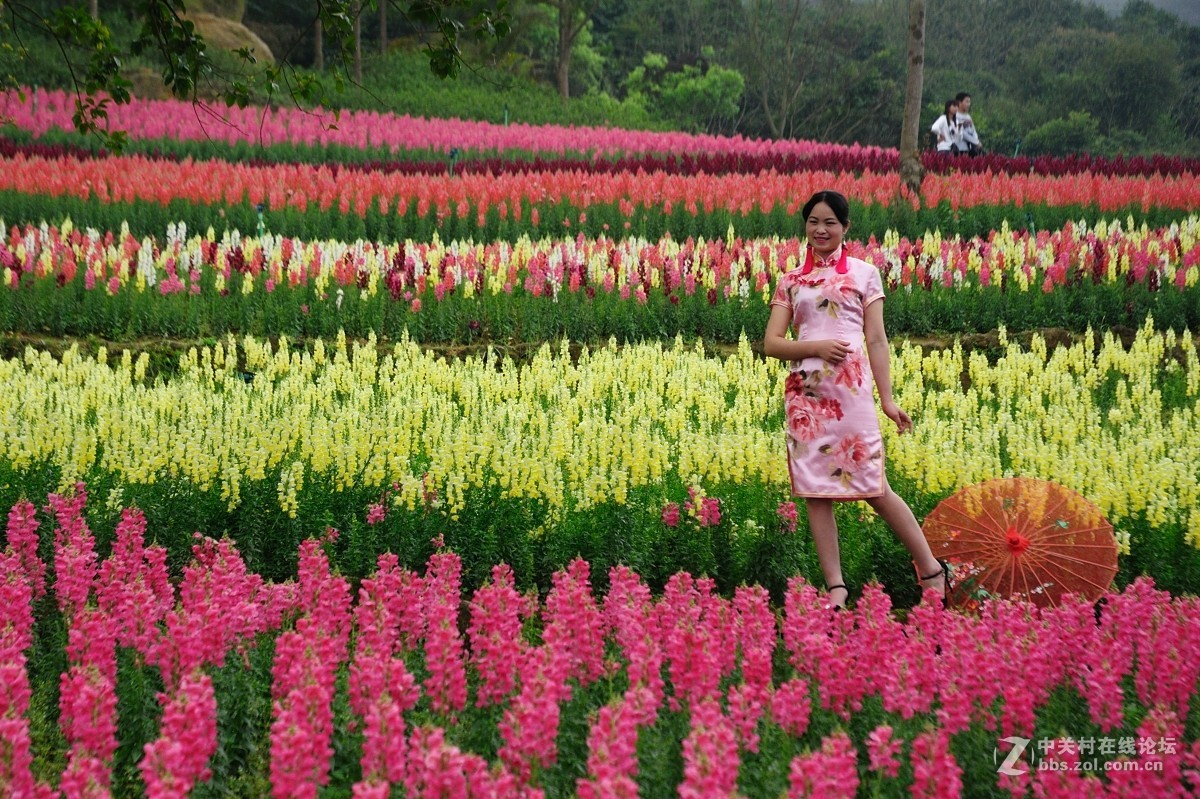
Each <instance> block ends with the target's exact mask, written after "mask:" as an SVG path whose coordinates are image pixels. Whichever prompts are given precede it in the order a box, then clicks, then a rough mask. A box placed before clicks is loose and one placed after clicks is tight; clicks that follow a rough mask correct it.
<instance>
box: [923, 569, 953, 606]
mask: <svg viewBox="0 0 1200 799" xmlns="http://www.w3.org/2000/svg"><path fill="white" fill-rule="evenodd" d="M937 562H938V566H939V567H940V568H939V569H938V570H937V571H935V572H934V573H933V574H924V575H923V574H921V573H920V572H917V579H918V580H920V581H921V582H922V583H924V582H925V581H926V580H936V579H937V578H938V577H945V580H944V581H943V582H942V607H943V608H945V607H948V606H949V601H950V564H948V563H946V561H944V560H942V559H941V558H938V559H937ZM922 593H924V586H922Z"/></svg>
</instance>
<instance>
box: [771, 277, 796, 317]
mask: <svg viewBox="0 0 1200 799" xmlns="http://www.w3.org/2000/svg"><path fill="white" fill-rule="evenodd" d="M790 286H791V281H790V280H788V278H787V275H784V276H783V277H781V278H779V283H777V284H776V286H775V294H774V295H772V297H771V307H772V308H773V307H775V306H776V305H778V306H779V307H780V308H787V309H788V310H789V311H790V310H792V295H791V292H790V291H788V288H789V287H790Z"/></svg>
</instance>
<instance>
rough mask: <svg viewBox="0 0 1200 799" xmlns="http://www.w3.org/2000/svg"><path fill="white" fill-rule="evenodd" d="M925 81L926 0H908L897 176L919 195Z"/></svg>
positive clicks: (922, 174)
mask: <svg viewBox="0 0 1200 799" xmlns="http://www.w3.org/2000/svg"><path fill="white" fill-rule="evenodd" d="M924 83H925V0H909V13H908V83H907V85H906V86H905V90H904V123H903V127H901V129H900V180H901V182H902V183H903V184H904V185H905V186H907V187H908V190H909V191H911V192H912V193H913V195H914V196H915V197H917V198H918V200H919V199H920V196H921V178H922V177H924V174H925V169H924V167H922V166H921V147H920V136H921V94H922V91H923V89H924Z"/></svg>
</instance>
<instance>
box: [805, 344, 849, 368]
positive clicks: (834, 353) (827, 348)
mask: <svg viewBox="0 0 1200 799" xmlns="http://www.w3.org/2000/svg"><path fill="white" fill-rule="evenodd" d="M812 348H813V355H815V356H816V357H818V358H820V359H821V360H823V361H825V362H827V363H832V364H839V363H841V362H842V360H843V359H845V357H846V356H847V355H849V354H850V342H849V341H842V340H841V339H836V338H825V339H818V340H816V341H814V342H812Z"/></svg>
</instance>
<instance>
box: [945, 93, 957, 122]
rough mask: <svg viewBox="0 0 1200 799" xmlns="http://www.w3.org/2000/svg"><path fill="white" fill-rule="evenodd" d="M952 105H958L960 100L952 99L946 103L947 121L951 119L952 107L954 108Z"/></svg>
mask: <svg viewBox="0 0 1200 799" xmlns="http://www.w3.org/2000/svg"><path fill="white" fill-rule="evenodd" d="M952 105H958V100H955V99H953V98H951V99H949V100H947V101H946V119H947V120H949V119H950V106H952Z"/></svg>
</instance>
